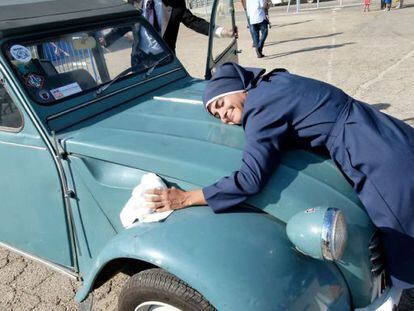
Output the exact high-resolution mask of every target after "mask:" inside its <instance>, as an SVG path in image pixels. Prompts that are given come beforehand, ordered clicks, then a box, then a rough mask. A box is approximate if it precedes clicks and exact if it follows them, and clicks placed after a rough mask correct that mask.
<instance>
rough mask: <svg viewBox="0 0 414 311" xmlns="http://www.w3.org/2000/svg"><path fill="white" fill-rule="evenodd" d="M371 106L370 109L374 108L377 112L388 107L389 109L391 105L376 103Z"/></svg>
mask: <svg viewBox="0 0 414 311" xmlns="http://www.w3.org/2000/svg"><path fill="white" fill-rule="evenodd" d="M371 106H372V107H374V108H376V109H378V110H385V109H387V108H388V107H390V106H391V104H386V103H378V104H372V105H371Z"/></svg>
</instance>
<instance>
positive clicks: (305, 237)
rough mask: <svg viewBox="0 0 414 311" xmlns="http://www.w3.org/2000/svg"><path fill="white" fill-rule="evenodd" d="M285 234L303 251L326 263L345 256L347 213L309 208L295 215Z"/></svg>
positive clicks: (335, 209) (332, 209) (329, 209)
mask: <svg viewBox="0 0 414 311" xmlns="http://www.w3.org/2000/svg"><path fill="white" fill-rule="evenodd" d="M286 232H287V235H288V237H289V239H290V241H291V242H292V243H293V244H294V245H295V246H296V248H297V249H298V250H299V251H300V252H302V253H304V254H306V255H308V256H311V257H313V258H317V259H327V260H339V259H340V258H341V257H342V255H343V254H344V251H345V246H346V242H347V237H348V232H347V227H346V222H345V217H344V214H343V213H342V211H341V210H339V209H337V208H332V207H328V208H326V207H325V208H324V207H315V208H309V209H307V210H306V211H304V212H300V213H298V214H296V215H294V216H293V217H292V218H291V219H290V220H289V221H288V223H287V226H286Z"/></svg>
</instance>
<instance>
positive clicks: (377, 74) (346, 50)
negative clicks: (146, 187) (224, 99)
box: [0, 0, 414, 310]
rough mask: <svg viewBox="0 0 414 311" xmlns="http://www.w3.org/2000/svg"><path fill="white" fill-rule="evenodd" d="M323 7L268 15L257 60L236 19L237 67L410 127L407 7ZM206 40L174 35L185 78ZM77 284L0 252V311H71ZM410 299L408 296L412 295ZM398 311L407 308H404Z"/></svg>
mask: <svg viewBox="0 0 414 311" xmlns="http://www.w3.org/2000/svg"><path fill="white" fill-rule="evenodd" d="M342 4H343V5H345V7H342V8H341V7H339V1H324V2H321V3H320V7H324V8H322V9H315V8H316V4H310V5H308V4H305V5H302V8H301V9H302V11H301V12H300V13H295V7H294V6H292V7H291V12H292V13H286V6H280V7H273V8H271V9H270V20H271V23H272V28H271V29H270V30H269V36H268V39H267V42H266V45H265V47H264V50H263V53H264V54H265V55H266V57H264V58H262V59H258V58H257V57H256V54H255V52H254V50H253V48H252V46H251V45H252V42H251V38H250V34H249V32H248V30H247V28H246V20H245V16H244V14H243V13H242V12H238V13H237V18H236V20H237V24H238V25H239V40H238V44H239V48H240V49H242V53H241V54H240V58H239V62H240V63H241V64H242V65H248V66H256V67H263V68H266V69H268V70H270V69H273V68H276V67H278V68H286V69H288V70H289V71H291V72H293V73H297V74H301V75H305V76H308V77H312V78H316V79H320V80H324V81H326V82H329V83H332V84H334V85H336V86H338V87H340V88H342V89H343V90H345V91H346V92H347V93H348V94H350V95H351V96H354V97H356V98H357V99H360V100H362V101H365V102H368V103H370V104H372V105H374V106H375V107H377V108H378V109H380V110H381V111H383V112H385V113H388V114H390V115H393V116H395V117H397V118H400V119H403V120H404V121H406V122H407V123H409V124H411V125H412V126H414V87H413V85H414V75H413V72H414V27H412V25H413V16H414V0H407V1H405V8H403V9H400V10H392V11H390V12H384V11H380V10H379V2H378V1H374V2H373V3H372V5H371V12H369V13H363V12H362V10H363V6H362V4H359V5H358V3H357V2H355V1H349V2H348V1H346V0H344V1H343V2H342ZM206 48H207V39H206V38H205V37H203V36H202V35H199V34H196V33H194V32H192V31H190V30H188V29H186V28H185V27H184V26H182V27H181V32H180V36H179V42H178V47H177V55H178V57H179V58H180V59H181V61H182V62H183V64H184V65H185V66H186V67H187V68H188V69H189V72H190V73H191V74H192V75H193V76H196V77H203V75H204V70H205V67H204V64H205V59H206ZM126 279H127V276H125V275H121V274H120V275H118V276H117V277H116V278H114V279H112V280H111V281H109V282H107V283H105V284H104V285H103V286H102V287H101V288H99V289H98V290H96V291H95V299H94V301H95V306H94V310H115V309H116V304H117V295H118V293H119V291H120V289H121V287H122V284H123V283H124V282H125V280H126ZM79 286H80V283H79V282H77V281H75V280H71V279H68V278H67V277H66V276H63V275H60V274H59V273H57V272H54V271H52V270H50V269H48V268H46V267H44V266H42V265H41V264H39V263H35V262H33V261H31V260H29V259H25V258H23V257H21V256H18V255H15V254H13V253H10V252H9V251H7V250H5V249H2V248H0V310H76V309H77V305H76V304H75V302H74V300H73V297H74V295H75V292H76V290H77V289H78V288H79ZM412 296H413V297H414V294H412ZM404 308H405V310H414V304H413V303H411V302H409V301H408V302H407V300H405V301H404Z"/></svg>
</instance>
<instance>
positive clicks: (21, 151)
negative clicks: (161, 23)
mask: <svg viewBox="0 0 414 311" xmlns="http://www.w3.org/2000/svg"><path fill="white" fill-rule="evenodd" d="M218 8H220V10H218ZM212 11H213V13H212V19H211V27H212V29H213V28H214V26H215V25H216V24H217V25H231V26H232V27H234V26H235V25H234V10H233V6H232V2H225V1H215V2H214V5H213V7H212ZM0 21H1V22H0V31H1V41H0V44H1V49H2V53H1V58H0V72H1V75H2V81H3V85H2V87H1V91H2V98H3V101H2V103H1V104H2V105H1V108H2V110H1V122H2V123H1V124H0V126H1V128H0V159H1V161H0V170H1V172H2V174H1V176H0V189H1V190H0V194H1V197H2V201H1V204H0V213H1V217H0V240H1V241H2V242H1V245H2V246H4V247H8V248H9V249H12V250H15V251H18V252H19V253H23V254H26V255H28V256H30V257H31V258H34V259H37V260H39V261H41V262H43V263H44V264H46V265H48V266H49V267H51V268H54V269H56V270H58V271H60V272H62V273H65V274H66V275H68V276H70V277H76V278H78V279H81V280H82V281H83V287H82V288H81V289H80V291H79V292H78V293H77V300H78V301H85V299H86V298H87V297H88V295H89V293H90V292H91V290H92V289H93V288H94V287H96V286H99V284H101V283H102V282H104V281H105V280H107V279H108V278H109V277H110V276H111V275H112V274H114V273H116V272H117V271H119V270H120V269H122V270H124V271H128V272H129V273H130V274H131V276H132V277H131V279H130V280H129V281H128V282H127V284H126V285H125V287H124V290H123V291H122V293H121V295H120V297H119V306H120V309H121V310H129V309H131V308H132V309H136V310H146V309H148V308H149V307H159V308H161V307H163V308H169V309H170V310H175V309H174V308H176V309H182V310H188V309H196V310H197V309H213V308H216V309H219V310H246V309H250V310H274V309H275V308H277V309H284V310H285V309H289V308H290V309H292V310H298V309H299V310H300V309H320V308H322V309H323V308H330V309H340V310H345V309H350V308H362V307H366V306H371V307H373V306H375V305H376V304H382V303H383V300H384V299H388V298H394V299H395V301H397V300H398V297H399V292H398V291H396V290H395V289H393V288H392V287H390V286H389V285H388V284H387V282H386V278H387V275H386V270H385V268H384V263H383V261H382V259H381V258H382V257H381V250H380V244H379V241H378V237H377V235H376V229H375V228H374V227H373V225H372V224H371V222H370V221H369V219H368V217H367V215H366V213H365V211H364V209H363V207H362V206H361V204H360V202H359V201H358V199H357V197H356V195H355V193H354V192H353V190H352V188H351V187H350V185H349V184H348V183H347V181H346V180H345V179H344V178H343V176H342V175H341V173H340V172H339V171H338V170H337V168H336V166H335V165H334V164H333V163H332V162H331V161H327V160H326V159H325V158H324V157H323V156H319V155H315V154H310V153H307V152H304V151H291V152H289V153H287V154H286V155H285V156H284V158H283V161H282V165H281V167H280V168H279V169H278V171H277V172H276V173H275V175H274V176H273V178H272V179H271V181H270V182H269V184H268V186H267V187H266V189H265V190H264V191H263V192H262V193H261V194H260V195H258V196H256V197H254V198H252V199H250V200H249V201H248V202H247V204H246V205H244V206H239V207H235V208H234V209H233V210H232V211H231V212H229V213H223V214H220V215H216V214H214V213H213V212H212V211H211V210H210V209H208V208H206V207H194V208H191V209H185V210H182V211H177V212H174V213H173V214H172V215H171V216H170V217H169V218H168V219H167V220H166V221H164V222H162V223H153V224H144V223H137V224H136V225H135V226H133V227H132V228H129V229H124V228H123V227H122V225H121V223H120V220H119V213H120V211H121V209H122V207H123V206H124V204H125V203H126V202H127V200H128V198H129V196H130V193H131V190H132V188H133V187H134V186H135V185H136V184H137V183H138V182H139V179H140V177H141V176H142V175H143V174H145V173H146V172H148V171H151V172H155V173H157V174H158V175H160V176H161V177H162V178H163V179H164V180H165V181H166V183H167V184H168V185H170V186H172V185H175V186H178V187H181V188H183V189H191V188H195V187H199V186H203V185H207V184H210V183H212V182H214V181H215V180H217V179H218V178H220V177H222V176H224V175H227V174H229V173H231V172H232V171H234V170H235V169H237V168H238V161H239V160H240V158H241V154H242V149H243V144H244V137H243V133H242V130H241V129H240V128H237V127H228V126H225V125H222V124H221V123H220V122H219V121H217V120H215V119H214V118H212V117H211V116H209V115H208V114H207V113H205V111H204V108H203V107H202V105H201V103H200V99H201V94H202V92H203V89H204V86H205V82H204V81H201V80H197V79H193V78H192V77H190V76H189V75H188V73H187V72H186V70H185V69H184V68H183V66H182V65H181V63H180V62H179V60H178V59H177V58H176V57H175V56H174V55H172V54H171V53H170V51H169V50H168V49H167V48H166V47H165V44H164V43H163V42H162V40H161V39H160V37H159V36H158V34H157V33H156V32H155V31H154V29H152V27H150V26H149V24H148V23H147V22H146V21H145V20H144V19H143V18H142V17H141V16H140V15H139V14H138V12H137V11H136V10H135V9H134V8H133V7H131V6H129V5H127V4H125V3H124V2H122V1H116V0H107V1H102V0H99V1H98V0H96V1H88V2H81V1H74V0H72V1H66V0H60V1H47V2H38V1H37V2H34V3H32V4H27V3H26V4H21V5H11V6H3V7H2V10H0ZM29 30H30V31H29ZM129 32H131V33H132V35H133V36H132V38H133V41H132V42H129V41H128V39H127V38H126V37H124V36H123V35H124V34H127V33H129ZM102 34H104V35H108V34H114V35H115V34H117V35H119V36H118V39H117V40H115V41H114V42H113V44H112V45H110V46H109V47H108V48H107V49H104V48H103V47H102V46H101V45H100V44H99V36H101V35H102ZM46 51H49V52H46ZM55 56H56V57H55ZM228 59H233V60H235V59H237V41H236V40H235V39H234V38H224V39H221V40H216V39H214V38H213V37H210V38H209V51H208V60H207V66H206V77H207V78H208V77H209V76H210V75H211V72H212V70H214V67H215V66H217V65H219V64H220V63H222V62H224V61H226V60H228ZM131 65H133V67H130V66H131ZM22 194H24V195H22ZM332 207H334V208H336V209H332ZM338 209H339V210H341V211H342V213H343V215H344V217H345V220H346V223H347V226H348V242H347V247H346V248H345V251H344V254H343V256H342V257H341V260H336V261H335V260H334V261H332V260H324V258H325V259H326V258H328V256H329V254H330V255H331V256H333V257H335V258H336V257H337V256H336V255H337V254H336V253H335V249H333V248H335V247H339V246H341V245H342V246H345V245H346V244H345V242H346V241H345V239H344V236H345V235H341V234H338V233H340V231H338V230H337V229H335V228H333V227H335V226H333V225H338V226H339V225H340V224H342V226H343V223H340V222H337V221H338V219H339V218H338V215H339V212H338ZM329 215H330V216H332V218H326V217H328V216H329ZM325 220H326V221H325ZM287 226H288V227H289V228H290V229H289V230H290V231H289V232H290V238H289V237H288V235H287V233H286V227H287ZM338 226H337V227H338ZM309 228H319V229H320V230H321V231H323V230H324V232H325V233H328V237H327V239H326V240H325V239H324V238H323V237H322V234H315V235H310V234H306V235H302V236H304V237H305V239H302V240H297V239H296V238H295V234H296V233H299V235H297V236H299V238H300V236H301V232H302V231H301V230H308V229H309ZM342 229H344V228H343V227H342ZM341 232H344V231H341ZM297 236H296V237H297ZM329 239H331V240H329ZM327 241H329V242H330V243H329V244H327V243H326V242H327ZM292 242H293V243H292ZM322 250H323V253H322ZM86 301H88V300H86Z"/></svg>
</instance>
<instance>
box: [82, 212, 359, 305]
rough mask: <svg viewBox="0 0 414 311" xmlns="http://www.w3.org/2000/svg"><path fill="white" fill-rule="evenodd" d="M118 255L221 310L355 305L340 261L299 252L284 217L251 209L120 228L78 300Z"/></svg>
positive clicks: (178, 215) (177, 214)
mask: <svg viewBox="0 0 414 311" xmlns="http://www.w3.org/2000/svg"><path fill="white" fill-rule="evenodd" d="M119 258H134V259H137V260H141V261H145V262H148V263H151V264H153V265H155V266H158V267H160V268H162V269H164V270H166V271H168V272H170V273H172V274H174V275H175V276H177V277H178V278H180V279H181V280H183V281H184V282H186V283H187V284H189V285H190V286H191V287H193V288H194V289H196V290H197V291H199V292H200V293H201V294H203V295H204V296H205V297H206V299H207V300H209V301H210V303H211V304H213V305H214V306H215V307H216V308H217V309H219V310H276V309H277V310H279V309H280V310H289V309H292V310H293V309H294V310H301V309H316V308H317V309H319V308H321V307H322V306H326V307H327V308H335V309H338V308H339V309H341V310H344V309H349V308H350V305H351V301H350V297H349V294H348V289H347V287H346V283H345V281H344V280H343V278H342V276H341V273H340V272H339V270H338V269H337V267H336V266H335V264H333V263H332V262H326V261H320V260H315V259H312V258H310V257H307V256H305V255H302V254H300V253H298V252H297V251H296V250H295V249H294V247H293V245H292V244H291V243H290V242H289V240H288V239H287V237H286V233H285V224H284V223H283V222H280V221H278V220H277V219H276V218H274V217H272V216H270V215H268V214H265V213H262V212H257V211H253V210H250V209H247V208H243V210H232V212H228V213H222V214H214V213H213V212H212V211H211V210H210V209H209V208H206V207H194V208H189V209H185V210H180V211H175V212H174V213H173V214H172V215H171V216H170V217H169V218H167V219H166V220H165V221H164V222H159V223H137V224H136V225H134V226H132V227H130V228H129V229H125V230H123V231H121V232H120V233H119V234H117V235H116V236H115V237H113V238H112V239H111V240H110V242H109V243H108V244H107V245H106V246H105V247H104V248H103V250H102V251H101V252H100V254H99V256H98V257H97V259H96V260H95V263H94V265H93V267H92V269H90V271H89V273H88V274H87V275H86V276H85V277H84V283H83V287H82V288H81V289H80V290H79V292H78V293H77V295H76V299H77V301H82V300H84V299H85V298H86V297H87V295H88V293H89V292H90V291H91V290H92V288H93V283H94V281H95V279H96V278H97V277H98V275H99V272H100V271H101V270H102V269H103V268H104V267H105V265H106V264H108V263H109V262H111V261H112V260H114V259H119Z"/></svg>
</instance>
